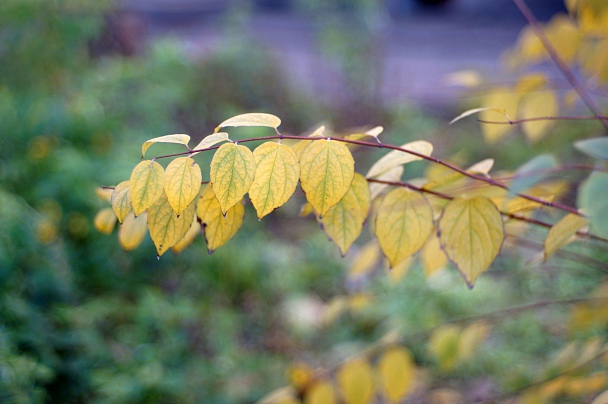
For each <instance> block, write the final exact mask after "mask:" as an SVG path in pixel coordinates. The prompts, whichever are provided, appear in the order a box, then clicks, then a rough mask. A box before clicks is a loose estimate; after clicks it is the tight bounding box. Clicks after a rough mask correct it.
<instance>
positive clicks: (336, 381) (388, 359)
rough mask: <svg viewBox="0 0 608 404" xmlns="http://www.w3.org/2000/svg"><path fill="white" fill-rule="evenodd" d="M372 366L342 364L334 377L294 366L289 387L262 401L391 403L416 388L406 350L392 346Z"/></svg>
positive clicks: (361, 360) (360, 361)
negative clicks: (378, 400)
mask: <svg viewBox="0 0 608 404" xmlns="http://www.w3.org/2000/svg"><path fill="white" fill-rule="evenodd" d="M374 362H375V363H372V362H371V361H370V360H369V359H368V358H365V357H357V358H354V359H351V360H349V361H347V362H346V363H344V364H343V365H341V366H340V367H339V368H338V369H337V370H336V371H335V372H333V373H334V374H333V377H332V375H330V374H328V372H326V371H322V370H313V369H311V368H310V367H308V366H307V365H306V364H304V363H296V364H294V365H292V367H291V369H290V370H289V372H288V379H289V382H290V386H289V387H284V388H281V389H278V390H275V391H273V392H271V393H269V394H268V395H267V396H265V397H264V398H262V399H261V400H260V401H259V402H260V403H264V404H278V403H300V400H299V399H298V398H297V397H302V398H303V402H305V403H307V404H332V403H345V404H367V403H370V402H372V400H375V399H378V398H382V399H383V400H385V401H386V402H389V403H398V402H401V401H402V400H403V399H404V398H405V397H406V396H407V395H408V394H409V393H410V392H411V391H412V388H413V386H414V385H415V377H416V366H415V364H414V360H413V357H412V354H411V353H410V352H409V350H408V349H407V348H405V347H402V346H398V345H393V346H389V347H388V348H386V349H385V350H383V352H381V353H380V355H378V357H377V358H375V361H374Z"/></svg>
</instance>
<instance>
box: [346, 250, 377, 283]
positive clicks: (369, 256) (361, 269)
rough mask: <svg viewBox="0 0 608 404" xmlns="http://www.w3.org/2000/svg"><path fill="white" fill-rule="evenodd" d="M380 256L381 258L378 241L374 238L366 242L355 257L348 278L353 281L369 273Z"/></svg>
mask: <svg viewBox="0 0 608 404" xmlns="http://www.w3.org/2000/svg"><path fill="white" fill-rule="evenodd" d="M378 258H380V249H379V248H378V244H377V243H376V241H374V240H372V241H370V242H368V243H367V244H365V245H364V246H363V247H362V248H361V249H360V250H359V251H358V252H357V255H356V256H355V257H354V258H353V261H352V265H351V266H350V269H349V271H348V275H347V278H348V279H349V280H351V281H352V280H356V279H359V278H360V277H362V276H365V275H367V274H369V273H370V272H371V271H373V270H374V268H375V266H376V264H377V262H378Z"/></svg>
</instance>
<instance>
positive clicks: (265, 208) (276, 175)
mask: <svg viewBox="0 0 608 404" xmlns="http://www.w3.org/2000/svg"><path fill="white" fill-rule="evenodd" d="M253 157H254V158H255V164H256V169H255V178H254V180H253V183H252V184H251V188H250V189H249V196H250V198H251V203H253V207H254V208H255V209H256V211H257V213H258V218H259V219H261V218H263V217H264V216H266V215H267V214H269V213H270V212H272V211H273V210H274V209H276V208H278V207H280V206H282V205H283V204H285V203H286V202H287V201H288V200H289V198H291V195H292V194H293V193H294V191H295V190H296V186H297V185H298V179H299V178H300V165H299V164H298V157H297V156H296V154H295V153H294V151H293V150H292V149H291V148H290V147H289V146H285V145H281V144H279V143H275V142H266V143H263V144H261V145H260V146H258V147H257V148H256V149H255V150H254V151H253Z"/></svg>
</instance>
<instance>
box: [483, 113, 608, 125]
mask: <svg viewBox="0 0 608 404" xmlns="http://www.w3.org/2000/svg"><path fill="white" fill-rule="evenodd" d="M598 119H599V120H601V121H608V116H603V115H600V116H538V117H534V118H524V119H509V118H507V120H506V121H488V120H485V119H477V122H479V123H485V124H489V125H518V124H521V123H525V122H535V121H595V120H598Z"/></svg>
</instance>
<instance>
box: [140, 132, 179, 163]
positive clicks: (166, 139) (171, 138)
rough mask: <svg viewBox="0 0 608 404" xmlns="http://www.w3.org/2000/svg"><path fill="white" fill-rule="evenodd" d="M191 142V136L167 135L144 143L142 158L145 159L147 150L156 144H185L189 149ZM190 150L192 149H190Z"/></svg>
mask: <svg viewBox="0 0 608 404" xmlns="http://www.w3.org/2000/svg"><path fill="white" fill-rule="evenodd" d="M189 141H190V136H188V135H166V136H160V137H155V138H154V139H150V140H147V141H145V142H144V144H143V145H142V146H141V157H142V158H143V157H144V155H145V154H146V150H148V149H149V148H150V146H152V145H153V144H154V143H177V144H183V145H184V146H186V147H188V142H189ZM188 150H190V149H188Z"/></svg>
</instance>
